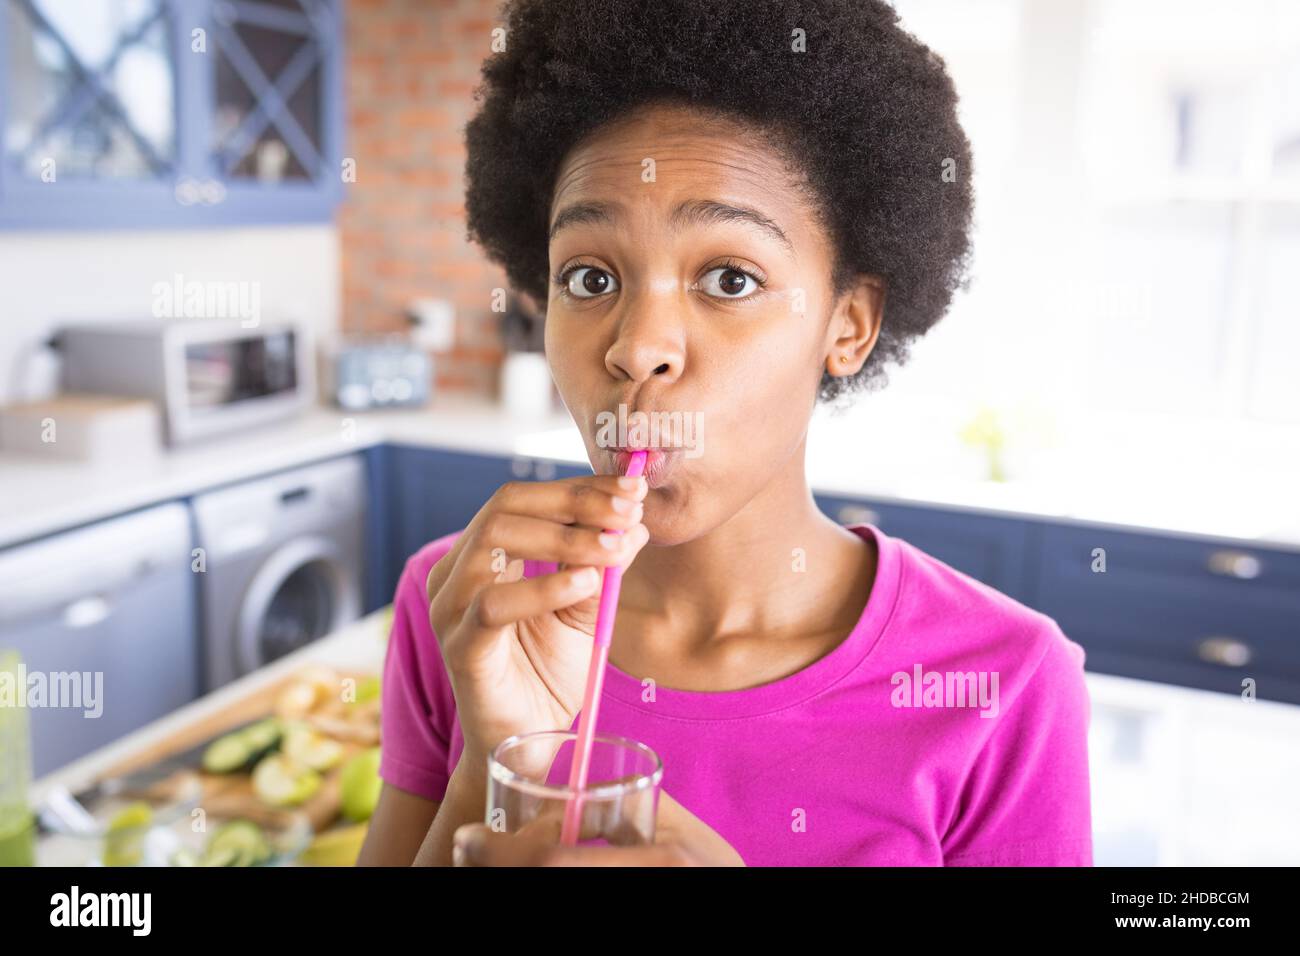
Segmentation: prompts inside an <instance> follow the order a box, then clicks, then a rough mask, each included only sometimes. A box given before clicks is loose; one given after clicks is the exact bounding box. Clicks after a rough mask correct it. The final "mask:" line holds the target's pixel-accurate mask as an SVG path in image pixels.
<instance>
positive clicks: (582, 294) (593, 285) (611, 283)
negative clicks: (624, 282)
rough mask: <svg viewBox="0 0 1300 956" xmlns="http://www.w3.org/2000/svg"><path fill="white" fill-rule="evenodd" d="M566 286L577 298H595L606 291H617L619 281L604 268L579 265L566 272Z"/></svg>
mask: <svg viewBox="0 0 1300 956" xmlns="http://www.w3.org/2000/svg"><path fill="white" fill-rule="evenodd" d="M563 280H564V287H565V290H566V291H567V292H568V293H569V295H571V296H573V297H574V298H577V299H594V298H595V297H596V296H599V295H604V294H605V293H606V292H616V291H617V290H618V282H617V280H615V278H614V277H613V276H612V275H610V274H609V273H608V272H606V271H605V270H604V269H597V268H596V267H595V266H577V267H576V268H573V269H570V270H569V271H568V272H567V273H565V275H564V277H563Z"/></svg>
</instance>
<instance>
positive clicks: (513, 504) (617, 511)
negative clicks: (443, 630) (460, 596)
mask: <svg viewBox="0 0 1300 956" xmlns="http://www.w3.org/2000/svg"><path fill="white" fill-rule="evenodd" d="M648 491H649V486H648V485H647V484H646V481H645V479H644V478H626V477H620V476H616V475H585V476H582V477H579V478H566V479H562V480H560V481H548V482H538V483H533V482H507V483H506V484H504V485H502V486H501V487H500V488H498V489H497V491H496V493H495V494H494V495H493V496H492V498H491V499H490V500H489V501H488V502H487V504H485V505H484V506H483V508H482V509H481V510H480V511H479V512H478V514H476V515H475V516H474V520H473V521H471V522H470V524H469V526H468V527H467V528H466V529H465V533H464V534H462V535H461V536H460V537H458V538H457V539H456V542H455V544H454V545H453V546H452V548H451V550H450V551H449V552H448V553H447V554H446V555H444V557H443V558H442V559H441V560H440V561H438V562H437V563H436V564H435V565H434V566H433V568H432V570H431V571H430V572H429V576H428V578H427V580H426V581H425V593H426V597H428V599H429V600H430V601H432V600H433V598H434V595H436V594H437V593H438V592H439V591H440V590H441V589H442V588H443V587H444V586H445V584H446V582H447V580H448V578H449V577H450V575H451V573H452V570H453V569H454V568H456V567H459V566H460V565H461V564H462V563H464V562H463V561H462V557H463V556H464V554H465V552H466V551H467V550H475V551H476V553H475V554H474V555H472V556H471V557H470V558H469V559H468V560H469V561H470V562H471V563H472V564H473V565H474V566H475V568H476V569H477V570H478V571H479V572H480V573H481V574H486V573H487V572H488V571H491V573H492V574H493V575H494V574H496V573H497V570H493V568H494V565H496V564H499V563H500V557H501V556H502V555H505V556H508V557H509V558H511V559H513V558H516V557H526V558H531V559H532V560H546V561H558V560H559V559H558V558H556V557H555V556H554V555H551V554H543V555H542V556H540V557H534V556H533V554H536V553H537V549H533V554H523V553H521V552H515V551H511V550H509V549H508V548H507V547H506V545H505V544H503V543H501V542H500V541H495V540H493V539H494V538H495V537H496V536H495V534H494V530H495V529H494V528H493V527H492V525H491V522H492V521H493V520H495V519H494V517H493V516H494V515H497V514H499V513H505V514H517V515H527V516H531V517H534V518H541V519H544V520H546V521H551V522H554V523H556V524H560V525H573V524H576V525H586V526H588V527H591V528H596V529H605V528H611V529H615V530H626V529H628V528H630V527H632V525H634V524H636V523H637V522H639V521H640V520H641V516H642V512H643V509H644V499H645V496H646V494H647V493H648ZM638 505H641V507H640V508H638V507H637V506H638ZM485 525H486V527H485ZM511 544H512V545H513V546H515V547H518V546H519V542H518V541H517V540H515V541H512V542H511ZM494 548H499V549H501V551H500V552H499V553H498V554H493V553H492V552H493V549H494ZM485 550H486V553H487V554H488V555H489V560H487V561H484V560H483V554H484V551H485ZM572 563H577V562H572ZM498 570H499V569H498Z"/></svg>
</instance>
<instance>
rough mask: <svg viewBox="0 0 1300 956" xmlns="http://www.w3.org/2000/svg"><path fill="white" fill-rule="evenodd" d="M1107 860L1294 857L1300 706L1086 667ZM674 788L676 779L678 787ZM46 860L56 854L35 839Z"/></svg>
mask: <svg viewBox="0 0 1300 956" xmlns="http://www.w3.org/2000/svg"><path fill="white" fill-rule="evenodd" d="M385 622H386V609H381V610H379V611H376V612H374V613H372V614H370V615H368V616H366V617H365V618H362V619H361V620H358V621H356V622H354V623H352V624H350V625H348V626H346V627H343V628H341V629H340V630H338V631H337V632H335V633H334V634H332V635H330V636H327V637H324V638H322V639H321V640H319V641H317V642H315V643H313V644H310V645H308V646H307V647H304V648H302V649H300V650H298V651H296V652H294V653H293V654H290V655H287V656H286V657H283V658H281V659H279V660H277V661H275V662H274V663H272V664H270V665H268V666H266V667H263V668H261V669H260V670H258V671H255V672H254V673H252V674H249V675H247V676H245V677H242V678H240V679H239V680H237V681H235V682H233V683H231V684H228V685H226V686H225V687H222V688H220V689H219V690H217V691H215V692H213V693H211V694H209V695H207V696H205V697H202V698H200V699H198V700H196V701H194V702H193V703H191V704H189V705H187V706H185V707H182V708H180V709H179V710H176V711H175V712H173V713H171V714H169V715H168V716H166V717H164V718H162V719H161V720H157V721H155V722H154V723H152V724H149V725H148V726H146V727H143V728H141V729H139V730H137V731H135V732H134V733H131V734H128V735H127V736H125V737H123V738H121V739H119V740H118V741H116V742H115V743H113V744H110V745H109V746H107V747H104V748H102V749H100V750H98V751H95V752H94V753H91V754H89V755H87V756H85V757H83V758H82V759H80V760H78V761H76V762H74V763H72V764H69V765H68V766H66V767H64V768H62V769H60V770H57V771H55V772H53V773H51V774H48V775H46V776H45V777H43V778H41V779H39V780H37V781H36V782H35V783H34V784H33V786H32V792H31V800H32V803H33V805H35V804H36V803H38V802H39V801H40V799H41V798H42V797H43V795H44V794H45V793H46V792H48V790H49V789H50V788H51V787H53V786H56V785H59V784H61V785H63V786H66V787H68V788H69V789H70V790H71V791H73V792H76V791H77V790H79V789H81V788H82V787H85V786H88V785H90V784H92V783H94V782H95V781H96V780H97V779H99V778H100V777H101V776H102V775H103V774H104V773H105V772H106V771H108V770H109V768H112V767H114V766H117V765H120V764H122V763H124V762H127V761H129V760H131V759H132V758H133V757H135V756H136V755H139V754H141V753H144V752H146V751H148V750H150V749H152V748H157V747H159V746H160V744H162V743H163V742H165V741H168V740H171V739H173V738H177V737H182V736H184V735H185V733H186V730H187V729H192V728H194V727H195V725H197V724H199V723H201V722H203V721H205V720H208V719H211V718H212V717H214V716H215V715H219V714H221V713H222V712H224V711H227V710H230V709H231V708H233V707H235V706H237V704H238V703H239V701H241V700H245V699H247V698H249V697H251V696H254V695H256V694H257V693H258V692H259V691H262V690H265V689H266V688H268V687H271V686H273V685H275V684H276V683H278V682H279V681H281V680H283V679H284V678H286V677H288V676H290V675H291V674H293V673H295V672H297V671H298V670H300V669H301V668H303V667H304V666H306V665H309V664H325V665H328V666H330V667H332V668H334V669H336V670H339V671H345V672H346V671H353V672H361V673H376V674H378V673H381V672H382V666H383V659H384V651H385V647H386V631H385V627H386V623H385ZM1086 680H1087V683H1088V691H1089V695H1090V698H1091V701H1092V722H1091V726H1090V730H1089V741H1088V744H1089V746H1088V750H1089V762H1090V773H1091V778H1092V794H1093V799H1092V816H1093V831H1094V855H1095V862H1096V864H1097V865H1098V866H1137V865H1160V866H1185V865H1207V866H1214V865H1294V864H1296V863H1297V862H1300V837H1298V836H1297V829H1296V825H1295V820H1294V815H1293V812H1292V807H1291V804H1292V802H1293V795H1294V794H1295V793H1296V791H1297V790H1300V750H1298V749H1297V748H1296V747H1295V746H1294V742H1295V741H1296V740H1297V739H1300V708H1298V707H1290V706H1287V705H1285V704H1279V703H1274V702H1268V701H1262V700H1254V701H1244V700H1241V699H1239V698H1236V697H1233V696H1231V695H1228V694H1217V693H1210V692H1207V691H1199V690H1189V689H1186V688H1181V687H1169V686H1165V685H1161V684H1153V683H1148V682H1146V681H1137V680H1130V679H1128V678H1123V677H1113V676H1110V675H1106V674H1095V673H1088V674H1087V675H1086ZM670 789H671V788H670ZM37 853H38V860H41V861H42V862H48V860H47V859H46V858H44V857H42V856H41V851H40V847H38V849H37Z"/></svg>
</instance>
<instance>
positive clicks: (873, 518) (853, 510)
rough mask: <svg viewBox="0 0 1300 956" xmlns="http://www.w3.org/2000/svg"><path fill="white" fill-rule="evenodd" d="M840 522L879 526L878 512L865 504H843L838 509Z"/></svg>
mask: <svg viewBox="0 0 1300 956" xmlns="http://www.w3.org/2000/svg"><path fill="white" fill-rule="evenodd" d="M839 521H840V524H872V525H875V526H876V527H879V526H880V514H879V512H876V511H872V510H871V509H870V508H868V507H866V506H865V505H843V506H841V508H840V510H839Z"/></svg>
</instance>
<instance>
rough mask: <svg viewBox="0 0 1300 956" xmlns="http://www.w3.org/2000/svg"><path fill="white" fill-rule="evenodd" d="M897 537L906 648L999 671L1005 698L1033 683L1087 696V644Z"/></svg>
mask: <svg viewBox="0 0 1300 956" xmlns="http://www.w3.org/2000/svg"><path fill="white" fill-rule="evenodd" d="M891 541H892V542H893V543H894V545H895V548H896V554H897V559H898V562H899V575H900V593H899V602H898V608H897V610H896V616H897V617H899V618H901V621H897V622H895V623H896V626H897V625H898V624H901V625H902V626H901V627H900V629H899V631H897V632H896V636H897V635H900V634H901V635H904V637H903V643H904V644H905V645H906V653H909V654H912V655H913V657H914V658H915V659H916V660H925V659H926V657H931V656H933V657H935V658H940V657H941V658H943V660H945V661H947V662H948V665H947V666H950V667H951V668H952V669H962V670H967V669H977V670H985V671H990V672H993V673H997V674H999V676H1000V682H1001V685H1002V693H1003V696H1004V702H1009V701H1010V700H1011V699H1013V698H1015V697H1017V696H1019V695H1020V694H1021V693H1022V692H1023V691H1025V690H1026V689H1028V688H1029V687H1030V686H1031V685H1036V689H1037V690H1038V691H1040V692H1043V691H1045V692H1048V693H1049V694H1050V693H1051V692H1053V691H1069V690H1073V691H1075V692H1077V693H1084V684H1083V672H1084V662H1085V659H1086V653H1085V651H1084V648H1083V647H1082V646H1081V645H1079V644H1078V643H1076V642H1075V641H1073V640H1071V639H1070V638H1069V637H1068V636H1067V635H1066V634H1065V633H1064V632H1063V631H1062V629H1061V627H1060V626H1059V625H1058V624H1057V622H1056V621H1055V620H1054V619H1053V618H1052V617H1050V616H1048V615H1047V614H1044V613H1042V612H1041V611H1038V610H1036V609H1035V608H1032V607H1029V606H1028V605H1026V604H1023V603H1021V602H1020V601H1018V600H1016V599H1015V598H1012V597H1010V596H1009V595H1006V594H1004V593H1002V592H1001V591H999V590H997V589H996V588H994V587H991V586H990V585H988V584H985V583H984V582H982V581H979V580H977V579H975V578H973V577H971V576H970V575H968V574H965V573H963V572H962V571H959V570H957V569H956V568H954V567H952V566H951V565H949V564H947V563H946V562H944V561H942V560H940V559H939V558H936V557H934V556H933V555H931V554H928V553H927V552H925V551H922V550H921V549H920V548H918V547H916V546H915V545H912V544H911V543H909V542H907V541H905V540H903V539H901V538H892V539H891ZM920 655H925V656H920Z"/></svg>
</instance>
